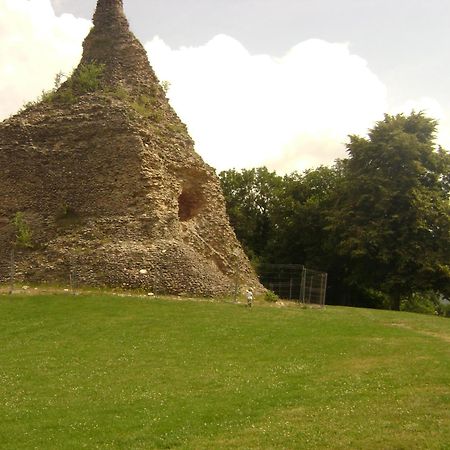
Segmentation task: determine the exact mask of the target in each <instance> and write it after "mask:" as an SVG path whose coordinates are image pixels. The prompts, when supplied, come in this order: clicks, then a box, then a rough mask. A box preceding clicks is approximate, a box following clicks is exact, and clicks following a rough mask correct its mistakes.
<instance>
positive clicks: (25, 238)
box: [12, 211, 33, 248]
mask: <svg viewBox="0 0 450 450" xmlns="http://www.w3.org/2000/svg"><path fill="white" fill-rule="evenodd" d="M12 223H13V226H14V230H15V237H16V240H15V245H16V246H17V247H19V248H32V247H33V232H32V231H31V228H30V226H29V224H28V222H27V221H26V219H25V215H24V213H23V212H20V211H19V212H17V213H16V214H15V215H14V217H13V220H12Z"/></svg>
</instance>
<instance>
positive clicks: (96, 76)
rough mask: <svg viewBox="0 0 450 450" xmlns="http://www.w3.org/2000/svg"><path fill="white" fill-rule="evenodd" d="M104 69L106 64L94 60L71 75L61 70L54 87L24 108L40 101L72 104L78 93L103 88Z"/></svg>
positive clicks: (82, 93) (24, 107)
mask: <svg viewBox="0 0 450 450" xmlns="http://www.w3.org/2000/svg"><path fill="white" fill-rule="evenodd" d="M104 70H105V65H104V64H97V63H95V62H92V63H88V64H83V65H81V66H79V67H78V68H77V69H75V70H74V71H73V72H72V73H71V74H70V75H69V76H66V75H65V74H63V73H62V72H59V73H57V74H56V75H55V80H54V85H53V89H51V90H49V91H42V94H41V95H40V96H39V97H38V98H37V99H36V100H35V101H31V102H28V103H26V104H25V105H24V106H23V108H22V109H27V108H29V107H31V106H34V105H37V104H39V103H63V104H72V103H74V102H75V101H76V96H77V95H84V94H87V93H89V92H96V91H99V90H100V89H102V79H103V74H104ZM65 78H67V79H66V81H63V80H64V79H65Z"/></svg>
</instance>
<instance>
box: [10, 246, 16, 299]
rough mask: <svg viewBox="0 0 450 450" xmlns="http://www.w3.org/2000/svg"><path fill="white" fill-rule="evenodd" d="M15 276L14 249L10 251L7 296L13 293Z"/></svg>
mask: <svg viewBox="0 0 450 450" xmlns="http://www.w3.org/2000/svg"><path fill="white" fill-rule="evenodd" d="M15 276H16V258H15V251H14V247H13V248H12V250H11V260H10V272H9V295H12V294H13V292H14V281H15V280H14V278H15Z"/></svg>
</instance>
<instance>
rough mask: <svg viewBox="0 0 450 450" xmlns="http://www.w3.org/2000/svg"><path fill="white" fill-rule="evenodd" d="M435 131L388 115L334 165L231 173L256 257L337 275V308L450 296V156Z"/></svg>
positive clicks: (230, 194) (416, 117)
mask: <svg viewBox="0 0 450 450" xmlns="http://www.w3.org/2000/svg"><path fill="white" fill-rule="evenodd" d="M435 132H436V122H435V121H434V120H433V119H430V118H428V117H426V116H424V115H423V114H422V113H412V114H410V115H409V116H405V115H402V114H400V115H396V116H389V115H386V116H385V118H384V120H382V121H380V122H378V123H377V124H376V125H375V126H374V128H373V129H372V130H370V132H369V134H368V136H367V137H360V136H351V137H350V141H349V143H348V145H347V150H348V158H347V159H345V160H342V161H338V162H336V164H335V165H334V166H333V167H319V168H317V169H314V170H309V171H306V172H304V173H303V174H299V173H296V172H294V173H292V174H290V175H286V176H284V177H280V176H278V175H276V174H275V173H273V172H269V171H268V170H267V169H266V168H259V169H252V170H243V171H241V172H237V171H235V170H231V171H226V172H222V173H221V174H220V179H221V182H222V186H223V188H224V193H225V197H226V200H227V207H228V212H229V214H230V218H231V222H232V225H233V226H234V227H235V230H236V234H237V236H238V238H239V239H241V241H242V242H243V244H244V247H245V248H246V250H247V251H248V253H249V254H250V255H251V257H252V258H253V259H255V260H262V261H265V262H274V263H275V262H280V263H286V262H289V263H303V264H307V265H309V266H311V267H313V268H317V269H321V270H326V271H328V272H329V276H330V285H331V286H330V288H331V289H330V294H331V300H332V301H333V302H335V303H343V304H354V305H365V306H385V307H391V308H393V309H398V308H399V307H400V301H401V300H402V299H405V298H411V296H412V295H413V294H414V293H417V292H425V291H429V290H434V291H438V292H441V293H443V294H445V295H449V294H450V203H449V198H450V155H449V153H447V152H446V151H445V150H443V149H442V148H439V147H436V145H435ZM383 302H384V303H383Z"/></svg>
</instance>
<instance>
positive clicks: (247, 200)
mask: <svg viewBox="0 0 450 450" xmlns="http://www.w3.org/2000/svg"><path fill="white" fill-rule="evenodd" d="M219 178H220V182H221V185H222V190H223V193H224V196H225V200H226V205H227V212H228V215H229V217H230V222H231V225H232V226H233V228H234V230H235V233H236V236H237V237H238V239H239V240H240V242H241V243H242V245H243V247H244V249H245V251H246V252H247V254H248V255H249V257H250V258H251V259H252V260H253V261H258V260H259V259H260V258H261V257H264V256H265V254H266V249H267V246H268V243H269V241H270V240H271V239H272V237H273V231H274V228H273V223H272V215H273V210H274V208H276V207H277V205H278V201H277V198H278V197H277V196H278V193H279V190H280V187H281V182H282V178H281V177H280V176H279V175H277V174H276V173H275V172H269V171H268V170H267V168H266V167H260V168H258V169H251V170H245V169H244V170H242V171H241V172H238V171H236V170H234V169H232V170H227V171H223V172H221V173H220V174H219Z"/></svg>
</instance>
